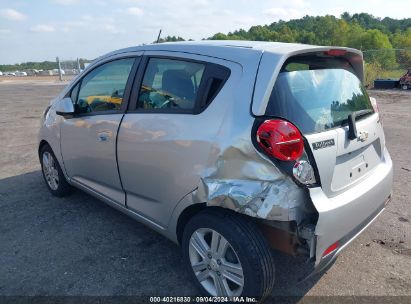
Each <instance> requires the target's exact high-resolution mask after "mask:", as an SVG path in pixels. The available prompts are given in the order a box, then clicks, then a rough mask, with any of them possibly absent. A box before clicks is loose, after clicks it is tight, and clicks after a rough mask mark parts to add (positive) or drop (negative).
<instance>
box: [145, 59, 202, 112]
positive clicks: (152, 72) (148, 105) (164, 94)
mask: <svg viewBox="0 0 411 304" xmlns="http://www.w3.org/2000/svg"><path fill="white" fill-rule="evenodd" d="M205 67H206V65H205V64H202V63H197V62H190V61H182V60H174V59H164V58H150V60H149V62H148V64H147V67H146V71H145V74H144V78H143V83H142V85H141V88H140V93H139V97H138V102H139V107H140V108H143V109H174V110H193V109H194V107H195V104H196V99H197V95H198V92H199V88H200V84H201V81H202V78H203V74H204V70H205Z"/></svg>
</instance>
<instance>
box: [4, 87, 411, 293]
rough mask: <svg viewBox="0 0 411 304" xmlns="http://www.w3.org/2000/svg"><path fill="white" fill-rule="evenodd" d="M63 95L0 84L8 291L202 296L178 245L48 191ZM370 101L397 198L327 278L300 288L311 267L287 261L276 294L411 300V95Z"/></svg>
mask: <svg viewBox="0 0 411 304" xmlns="http://www.w3.org/2000/svg"><path fill="white" fill-rule="evenodd" d="M61 89H62V86H61V84H60V83H55V81H47V82H38V81H20V82H13V81H2V82H1V81H0V138H1V145H0V216H1V218H0V295H3V296H4V295H9V296H10V295H45V296H47V295H52V296H61V295H93V296H101V295H126V296H127V295H163V296H172V295H173V296H181V295H196V293H197V291H196V289H195V286H194V284H193V283H192V282H191V281H190V278H189V276H188V275H187V272H186V271H185V269H184V268H183V267H182V259H181V256H180V250H179V248H178V247H177V246H176V245H174V244H173V243H171V242H170V241H168V240H167V239H165V238H163V237H161V236H160V235H158V234H157V233H155V232H153V231H151V230H150V229H148V228H146V227H145V226H143V225H141V224H139V223H138V222H135V221H133V220H132V219H130V218H128V217H127V216H125V215H123V214H121V213H120V212H118V211H116V210H114V209H112V208H110V207H108V206H106V205H105V204H104V203H102V202H100V201H98V200H96V199H95V198H93V197H91V196H89V195H87V194H85V193H83V192H81V191H76V192H75V193H74V194H73V195H72V196H70V197H68V198H63V199H58V198H55V197H53V196H51V194H49V192H48V191H47V188H46V186H45V184H44V182H43V179H42V176H41V173H40V171H39V169H40V166H39V162H38V157H37V130H38V128H39V122H40V118H39V117H40V116H41V113H42V111H43V109H44V108H45V106H46V105H47V104H48V101H49V100H50V99H51V98H52V97H53V96H55V95H56V94H57V93H58V92H59V91H60V90H61ZM370 95H371V96H374V97H376V98H377V100H378V101H379V105H380V110H381V111H382V113H383V115H384V119H383V123H384V128H385V132H386V138H387V145H388V148H389V150H390V153H391V156H392V158H393V160H394V166H395V176H394V189H393V191H394V195H393V200H392V202H391V204H390V205H389V206H388V208H387V210H386V211H385V212H384V213H383V214H382V215H381V216H380V217H379V218H378V219H377V220H376V221H375V222H374V223H373V224H372V225H371V226H370V227H369V228H368V229H367V230H366V231H365V232H364V233H363V234H362V235H361V236H360V237H358V238H357V239H356V240H355V241H354V242H353V243H351V245H350V246H349V247H348V248H347V249H346V250H345V251H344V252H343V253H342V254H341V255H340V257H339V258H338V259H337V261H336V262H335V264H334V266H333V267H332V268H331V269H329V270H328V271H327V272H326V273H324V274H323V275H320V276H316V277H314V278H312V279H309V280H307V281H305V282H304V283H301V284H297V283H296V282H297V279H298V278H299V277H300V276H301V275H302V274H303V273H304V271H305V270H306V267H307V266H306V265H305V264H303V263H302V262H301V261H299V260H298V261H297V262H296V263H295V261H294V260H293V259H291V258H288V257H286V256H282V255H279V256H278V260H279V263H278V266H277V286H276V288H275V290H274V293H273V294H274V295H281V296H295V298H294V299H296V300H297V301H298V300H300V299H301V298H302V297H306V296H393V295H403V296H411V267H410V265H411V263H410V262H411V260H410V258H411V250H410V248H411V237H410V230H411V229H410V219H411V218H410V210H411V207H410V198H409V197H410V194H411V164H410V162H409V161H407V159H406V157H405V156H407V155H408V156H409V155H411V132H410V131H411V125H410V119H411V91H408V92H402V91H376V90H372V91H370ZM342 220H343V219H342ZM305 299H307V298H305ZM405 299H408V300H409V299H410V298H405ZM303 300H304V299H303Z"/></svg>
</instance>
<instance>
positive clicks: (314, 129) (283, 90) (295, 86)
mask: <svg viewBox="0 0 411 304" xmlns="http://www.w3.org/2000/svg"><path fill="white" fill-rule="evenodd" d="M372 109H373V108H372V105H371V102H370V99H369V97H368V95H367V92H366V90H365V88H364V87H363V85H362V83H361V81H360V80H359V79H358V77H357V76H356V75H355V74H354V72H353V70H352V68H351V66H350V65H349V63H348V62H347V61H345V60H343V59H336V58H332V59H329V58H316V57H296V58H294V59H290V60H288V61H287V62H286V63H285V64H284V66H283V68H282V70H281V72H280V74H279V75H278V78H277V80H276V83H275V85H274V88H273V91H272V93H271V96H270V100H269V104H268V106H267V111H266V114H267V115H269V116H275V117H280V118H285V119H287V120H289V121H291V122H292V123H293V124H295V125H296V126H297V127H298V128H299V129H300V130H301V132H302V133H304V134H310V133H318V132H323V131H326V130H328V129H332V128H336V127H339V126H341V125H343V124H345V123H346V122H347V119H348V116H349V114H351V113H352V112H355V111H359V110H372ZM371 113H372V112H371Z"/></svg>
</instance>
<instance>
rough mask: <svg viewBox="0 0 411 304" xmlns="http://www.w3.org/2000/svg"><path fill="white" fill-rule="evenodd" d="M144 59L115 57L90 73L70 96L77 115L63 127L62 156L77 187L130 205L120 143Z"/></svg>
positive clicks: (65, 122)
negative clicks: (119, 162) (119, 154)
mask: <svg viewBox="0 0 411 304" xmlns="http://www.w3.org/2000/svg"><path fill="white" fill-rule="evenodd" d="M139 61H140V57H136V56H131V57H123V58H112V59H110V60H108V61H106V62H102V63H101V64H98V65H97V66H96V67H94V68H93V69H92V70H90V71H89V72H87V74H86V75H85V76H83V77H82V78H81V79H80V80H79V81H78V82H77V84H76V85H75V86H74V87H73V88H72V89H71V90H70V92H69V94H70V97H71V99H72V100H73V103H74V108H75V114H74V115H73V117H71V118H65V119H64V121H63V122H62V124H61V130H60V133H61V153H62V157H63V162H64V166H65V169H66V172H67V174H68V176H69V177H70V178H71V180H72V181H73V182H75V183H77V184H78V185H80V186H82V187H85V188H87V189H89V190H91V191H93V192H94V193H97V194H99V195H102V196H103V197H104V198H107V199H110V200H111V201H114V202H116V203H118V204H122V205H124V204H125V195H124V192H123V190H122V186H121V181H120V177H119V174H118V168H117V158H116V141H117V132H118V128H119V126H120V123H121V120H122V118H123V115H124V113H125V110H126V108H127V101H128V98H129V95H130V90H131V88H130V87H131V84H132V81H133V78H134V75H135V71H136V69H137V65H138V63H139Z"/></svg>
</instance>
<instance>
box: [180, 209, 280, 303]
mask: <svg viewBox="0 0 411 304" xmlns="http://www.w3.org/2000/svg"><path fill="white" fill-rule="evenodd" d="M182 250H183V259H184V263H185V264H186V266H188V268H189V271H190V273H191V275H192V277H193V280H194V281H195V282H196V285H197V286H198V288H199V289H200V290H201V293H202V294H204V295H209V296H228V297H233V296H250V297H257V298H259V299H261V298H264V297H266V296H268V295H269V294H270V292H271V291H272V288H273V286H274V260H273V256H272V253H271V249H270V247H269V245H268V244H267V241H266V240H265V239H264V237H263V236H262V234H261V232H260V231H259V230H258V229H257V227H256V226H255V225H254V224H253V223H252V222H251V221H250V220H249V219H247V217H246V216H241V215H238V214H235V213H233V212H229V211H226V210H224V209H217V208H216V209H210V210H204V211H202V212H200V213H198V214H197V215H195V216H194V217H193V218H191V219H190V221H189V222H188V223H187V225H186V226H185V229H184V233H183V238H182Z"/></svg>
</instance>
